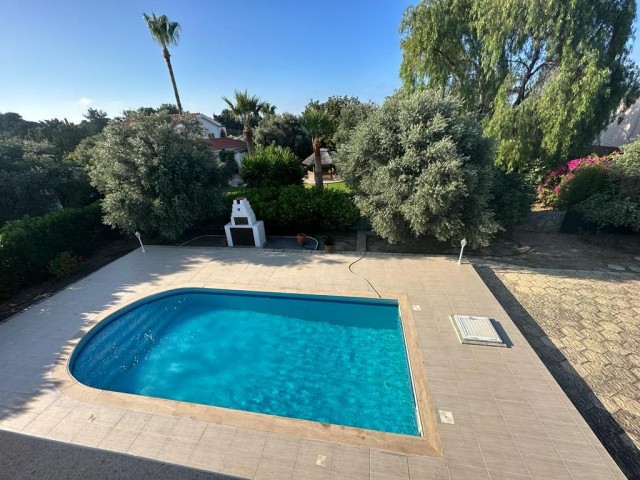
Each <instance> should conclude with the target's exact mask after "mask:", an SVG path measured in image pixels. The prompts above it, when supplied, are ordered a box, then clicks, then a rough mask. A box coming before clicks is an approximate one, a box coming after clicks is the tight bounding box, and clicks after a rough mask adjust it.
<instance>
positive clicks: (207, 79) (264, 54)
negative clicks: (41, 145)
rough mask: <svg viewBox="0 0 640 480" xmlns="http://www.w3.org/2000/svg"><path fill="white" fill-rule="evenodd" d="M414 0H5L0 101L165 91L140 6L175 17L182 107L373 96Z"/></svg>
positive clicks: (59, 112)
mask: <svg viewBox="0 0 640 480" xmlns="http://www.w3.org/2000/svg"><path fill="white" fill-rule="evenodd" d="M416 2H417V0H413V1H411V0H367V1H365V0H342V1H337V0H322V1H315V2H310V1H306V0H271V1H269V2H267V1H265V0H234V1H228V0H227V1H224V2H223V1H219V0H201V1H196V0H186V1H182V2H177V1H175V0H174V1H153V2H152V1H149V0H148V1H143V0H110V1H107V2H94V1H87V0H65V1H63V2H52V1H51V0H19V1H9V0H5V2H4V5H3V6H2V15H1V16H0V25H1V26H2V32H3V41H2V42H0V58H1V59H2V61H3V69H2V70H3V73H2V75H0V92H2V94H1V96H0V112H8V111H14V112H18V113H20V114H21V115H22V116H23V117H24V118H26V119H28V120H42V119H47V118H53V117H58V118H63V117H66V118H68V119H69V120H71V121H79V120H81V119H82V113H84V112H85V111H86V109H87V108H88V107H94V108H99V109H102V110H105V111H106V112H107V113H109V115H111V116H113V115H117V114H119V113H120V112H121V111H122V110H123V109H126V108H137V107H140V106H157V105H159V104H161V103H164V102H174V97H173V91H172V89H171V84H170V81H169V75H168V73H167V69H166V65H165V62H164V59H163V58H162V55H161V49H160V47H159V46H158V45H156V44H155V43H154V42H153V41H152V39H151V36H150V35H149V32H148V30H147V27H146V25H145V23H144V21H143V19H142V13H143V12H147V13H151V12H155V13H157V14H166V15H167V16H168V17H169V18H170V19H171V20H174V21H177V22H179V23H180V24H181V25H182V35H181V40H180V44H179V46H178V47H175V48H173V49H171V53H172V63H173V68H174V72H175V75H176V79H177V82H178V88H179V91H180V96H181V99H182V103H183V107H184V108H185V109H187V110H190V111H194V112H202V113H205V114H207V115H211V114H212V113H214V112H215V113H219V112H220V110H221V109H222V108H224V104H223V102H222V100H221V97H222V96H223V95H225V96H231V95H233V91H234V89H245V88H246V89H248V90H249V92H250V93H252V94H254V95H258V96H260V97H261V98H262V99H263V100H266V101H268V102H270V103H272V104H274V105H276V106H277V107H278V110H277V111H278V112H279V113H282V112H285V111H289V112H293V113H299V112H300V111H301V110H302V109H303V108H304V106H305V105H306V104H307V102H308V101H309V100H310V99H311V98H313V99H320V100H324V99H326V98H327V97H328V96H330V95H356V96H358V97H360V98H361V99H362V100H373V101H376V102H381V101H382V100H383V99H384V97H385V96H387V95H389V94H391V93H393V91H394V89H396V88H398V87H399V86H400V80H399V77H398V70H399V66H400V60H401V51H400V35H399V33H398V26H399V24H400V19H401V17H402V12H403V11H404V9H405V8H406V7H407V6H408V5H411V4H414V3H416ZM636 28H638V23H637V22H636ZM633 58H634V59H635V60H636V61H640V48H635V49H634V53H633Z"/></svg>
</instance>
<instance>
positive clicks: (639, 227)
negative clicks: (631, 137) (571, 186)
mask: <svg viewBox="0 0 640 480" xmlns="http://www.w3.org/2000/svg"><path fill="white" fill-rule="evenodd" d="M609 171H610V177H609V183H608V188H607V189H606V190H604V191H601V192H598V193H596V194H595V195H592V196H590V197H589V198H587V199H585V200H584V201H582V202H580V203H578V204H577V205H576V210H577V211H578V212H580V213H581V214H582V215H583V217H584V219H585V220H587V221H588V222H591V223H593V224H595V225H596V226H597V227H598V228H610V227H614V228H622V229H629V230H631V231H634V232H640V141H635V142H633V143H631V144H629V145H626V146H624V147H623V150H622V154H620V155H613V156H612V157H611V160H610V165H609ZM574 181H575V180H574Z"/></svg>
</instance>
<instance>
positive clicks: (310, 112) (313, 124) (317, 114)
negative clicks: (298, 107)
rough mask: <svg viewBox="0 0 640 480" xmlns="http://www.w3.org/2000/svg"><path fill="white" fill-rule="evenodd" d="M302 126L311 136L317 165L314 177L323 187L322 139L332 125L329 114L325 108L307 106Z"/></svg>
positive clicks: (317, 183)
mask: <svg viewBox="0 0 640 480" xmlns="http://www.w3.org/2000/svg"><path fill="white" fill-rule="evenodd" d="M300 123H302V128H304V130H305V131H306V132H307V134H308V135H309V136H311V144H312V145H313V154H314V156H315V165H314V167H313V178H314V179H315V181H316V188H323V183H322V157H321V156H320V140H321V139H322V137H323V136H324V135H326V134H327V132H328V130H329V127H330V125H331V120H330V119H329V115H328V114H327V112H326V111H325V110H317V109H315V108H307V109H306V110H305V111H304V112H303V113H302V116H301V117H300Z"/></svg>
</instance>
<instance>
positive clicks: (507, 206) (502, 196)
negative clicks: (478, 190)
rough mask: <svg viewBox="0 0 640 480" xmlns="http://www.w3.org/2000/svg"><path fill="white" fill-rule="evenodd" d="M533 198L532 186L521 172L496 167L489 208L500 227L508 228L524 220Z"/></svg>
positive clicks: (529, 210) (529, 211) (528, 212)
mask: <svg viewBox="0 0 640 480" xmlns="http://www.w3.org/2000/svg"><path fill="white" fill-rule="evenodd" d="M535 198H536V196H535V193H534V189H533V186H532V185H531V184H529V183H528V182H527V181H526V180H525V178H524V176H523V175H522V174H520V173H518V172H504V171H503V170H500V169H496V173H495V177H494V184H493V201H492V202H491V208H492V209H493V211H494V213H495V218H496V220H497V221H498V223H499V224H500V226H501V227H502V228H504V229H505V230H510V229H511V228H513V227H515V226H517V225H520V224H521V223H522V222H524V221H525V220H526V219H527V217H528V216H529V214H530V213H531V205H533V202H534V200H535Z"/></svg>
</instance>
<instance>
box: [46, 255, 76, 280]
mask: <svg viewBox="0 0 640 480" xmlns="http://www.w3.org/2000/svg"><path fill="white" fill-rule="evenodd" d="M83 259H84V257H81V256H79V255H74V254H73V252H71V251H69V250H65V251H64V252H60V253H59V254H58V255H56V256H55V258H54V259H52V260H50V261H49V267H48V271H49V273H51V274H53V275H55V276H56V277H59V278H66V277H70V276H71V275H74V274H76V273H78V272H79V271H80V268H81V267H82V260H83Z"/></svg>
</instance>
